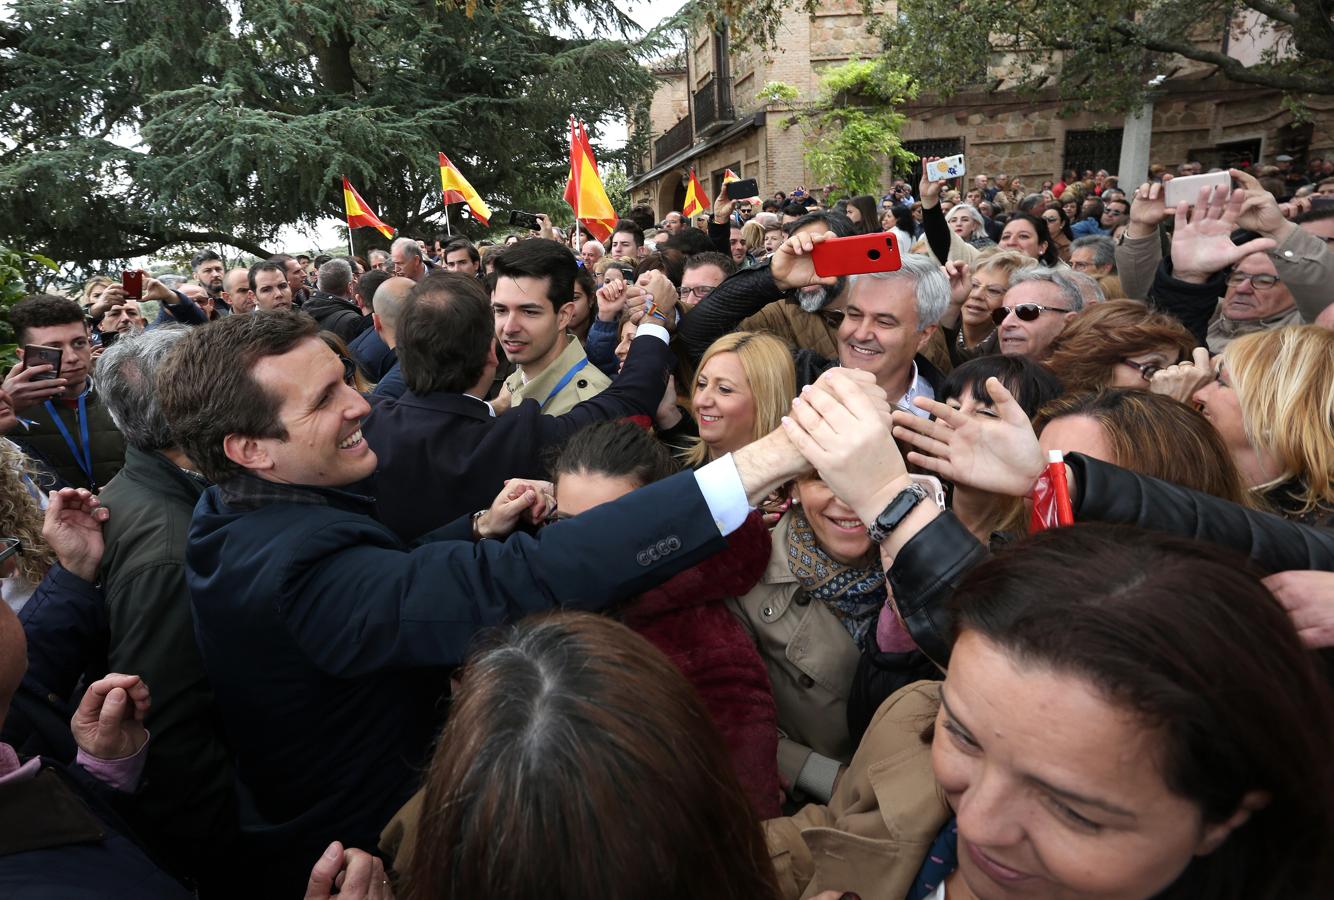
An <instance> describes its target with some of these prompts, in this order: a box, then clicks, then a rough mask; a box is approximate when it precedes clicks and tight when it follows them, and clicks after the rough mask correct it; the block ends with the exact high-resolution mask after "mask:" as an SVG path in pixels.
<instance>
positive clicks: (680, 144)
mask: <svg viewBox="0 0 1334 900" xmlns="http://www.w3.org/2000/svg"><path fill="white" fill-rule="evenodd" d="M694 137H695V133H694V128H693V126H692V125H691V123H690V116H689V115H687V116H686V117H685V118H684V119H682V120H681V121H679V122H677V123H676V124H675V125H673V126H672V127H671V128H668V129H667V133H666V134H664V135H663V136H662V137H660V138H658V139H656V140H655V141H654V142H653V163H654V165H656V164H658V163H660V162H662V161H663V160H664V159H666V158H667V157H669V156H671V155H673V154H676V153H680V152H681V151H682V150H685V149H687V148H688V147H689V146H690V144H691V142H692V141H693V140H694Z"/></svg>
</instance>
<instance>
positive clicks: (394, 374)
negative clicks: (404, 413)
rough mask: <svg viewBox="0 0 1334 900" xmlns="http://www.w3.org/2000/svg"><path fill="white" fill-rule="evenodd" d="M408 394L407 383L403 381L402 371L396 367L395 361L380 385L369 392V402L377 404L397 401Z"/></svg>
mask: <svg viewBox="0 0 1334 900" xmlns="http://www.w3.org/2000/svg"><path fill="white" fill-rule="evenodd" d="M407 392H408V383H407V382H406V381H404V380H403V370H402V369H400V368H399V367H398V362H397V361H395V362H394V364H393V365H392V366H390V367H389V371H388V372H385V373H384V377H383V378H381V379H380V383H379V384H377V385H376V386H375V390H373V391H371V402H372V403H377V402H380V401H383V400H397V399H398V398H399V397H402V396H403V395H404V394H406V393H407Z"/></svg>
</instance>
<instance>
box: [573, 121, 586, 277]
mask: <svg viewBox="0 0 1334 900" xmlns="http://www.w3.org/2000/svg"><path fill="white" fill-rule="evenodd" d="M570 168H571V169H572V170H573V169H574V168H575V166H574V116H570ZM581 183H582V178H581V177H576V180H575V184H574V245H573V246H574V252H575V253H578V252H579V250H580V248H582V247H583V245H584V233H583V231H582V230H581V229H580V227H579V226H580V225H581V224H582V223H581V222H580V221H579V201H580V199H581V198H582V195H583V191H582V190H581V189H580V184H581Z"/></svg>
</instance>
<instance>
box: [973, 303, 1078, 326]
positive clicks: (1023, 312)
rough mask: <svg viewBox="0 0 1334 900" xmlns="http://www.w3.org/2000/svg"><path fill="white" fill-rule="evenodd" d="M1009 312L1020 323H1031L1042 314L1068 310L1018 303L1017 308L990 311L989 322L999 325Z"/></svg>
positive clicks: (1038, 304)
mask: <svg viewBox="0 0 1334 900" xmlns="http://www.w3.org/2000/svg"><path fill="white" fill-rule="evenodd" d="M1011 310H1013V311H1014V314H1015V315H1016V316H1018V317H1019V319H1020V320H1021V321H1024V322H1033V321H1035V320H1036V319H1037V317H1038V316H1040V315H1042V314H1043V313H1044V312H1054V313H1068V312H1070V310H1068V309H1062V308H1061V307H1059V306H1043V305H1042V304H1040V303H1020V304H1019V305H1017V306H998V307H996V308H995V309H993V310H992V311H991V321H993V322H995V323H996V324H997V325H999V324H1000V323H1001V322H1004V321H1005V319H1006V317H1007V316H1009V314H1010V312H1011Z"/></svg>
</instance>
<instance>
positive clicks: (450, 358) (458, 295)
mask: <svg viewBox="0 0 1334 900" xmlns="http://www.w3.org/2000/svg"><path fill="white" fill-rule="evenodd" d="M397 333H398V335H399V338H398V348H397V350H398V361H399V364H400V366H401V368H402V372H403V381H404V382H405V383H406V384H407V386H408V390H410V391H412V392H413V393H414V394H417V395H419V396H420V395H422V394H430V393H434V392H437V391H446V392H449V393H454V394H461V393H463V392H464V391H466V390H468V389H469V388H471V387H472V386H473V385H475V384H476V383H477V380H478V379H479V378H481V377H482V373H483V372H484V371H485V370H486V363H487V355H488V354H489V353H490V351H491V347H492V344H493V342H494V341H495V337H496V333H495V319H494V317H493V316H492V314H491V303H490V301H489V300H488V299H487V296H486V289H485V288H483V287H482V283H481V282H480V281H478V280H477V279H476V278H474V277H473V276H472V275H464V274H463V273H461V272H442V271H440V270H436V271H434V272H431V273H430V274H428V275H427V276H426V277H425V278H423V279H422V280H421V281H420V282H419V283H418V284H417V286H416V287H414V288H413V289H412V291H411V292H410V293H409V294H408V299H407V302H406V303H405V304H404V305H403V312H402V314H401V315H400V316H399V320H398V326H397Z"/></svg>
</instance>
